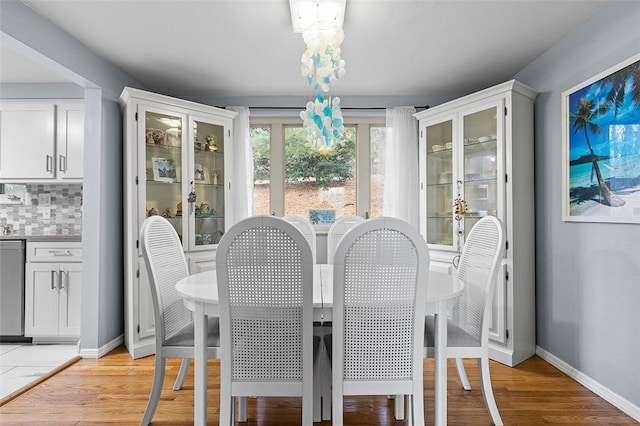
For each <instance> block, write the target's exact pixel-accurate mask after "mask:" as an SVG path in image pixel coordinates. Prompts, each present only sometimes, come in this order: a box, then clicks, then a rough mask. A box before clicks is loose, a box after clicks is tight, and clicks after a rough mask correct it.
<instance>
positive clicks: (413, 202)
mask: <svg viewBox="0 0 640 426" xmlns="http://www.w3.org/2000/svg"><path fill="white" fill-rule="evenodd" d="M415 112H416V109H415V107H397V108H387V130H386V140H385V155H384V158H385V163H384V164H385V171H384V205H383V214H384V215H385V216H391V217H396V218H398V219H402V220H404V221H405V222H408V223H410V224H411V225H413V226H414V227H416V228H418V229H420V227H419V214H420V212H419V202H420V191H419V186H418V185H419V172H418V121H417V120H416V119H415V117H414V116H413V114H414V113H415Z"/></svg>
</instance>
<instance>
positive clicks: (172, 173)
mask: <svg viewBox="0 0 640 426" xmlns="http://www.w3.org/2000/svg"><path fill="white" fill-rule="evenodd" d="M151 160H152V162H153V180H155V181H157V182H169V183H174V182H177V181H178V177H177V173H176V163H175V161H174V160H173V159H172V158H160V157H152V159H151Z"/></svg>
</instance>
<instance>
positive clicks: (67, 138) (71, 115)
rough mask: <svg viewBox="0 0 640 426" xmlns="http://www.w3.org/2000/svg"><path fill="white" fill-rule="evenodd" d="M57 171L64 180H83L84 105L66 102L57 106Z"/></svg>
mask: <svg viewBox="0 0 640 426" xmlns="http://www.w3.org/2000/svg"><path fill="white" fill-rule="evenodd" d="M57 119H58V129H57V135H58V137H57V141H56V142H57V143H56V148H57V150H56V157H57V162H58V164H57V171H58V178H59V179H62V180H65V181H67V180H82V163H83V161H84V104H83V103H82V102H65V103H60V104H58V105H57Z"/></svg>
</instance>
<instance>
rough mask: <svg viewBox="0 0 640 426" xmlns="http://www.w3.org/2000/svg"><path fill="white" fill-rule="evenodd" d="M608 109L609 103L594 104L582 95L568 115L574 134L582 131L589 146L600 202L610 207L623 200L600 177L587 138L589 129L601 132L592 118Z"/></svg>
mask: <svg viewBox="0 0 640 426" xmlns="http://www.w3.org/2000/svg"><path fill="white" fill-rule="evenodd" d="M608 110H609V104H606V103H605V104H602V105H595V104H594V102H593V100H592V99H587V98H585V97H583V98H582V99H580V101H579V102H578V105H577V108H576V111H575V112H570V114H569V117H570V119H571V121H572V122H573V134H574V135H575V134H576V133H578V132H579V131H580V130H583V131H584V137H585V139H586V141H587V147H588V148H589V152H590V154H591V164H592V172H593V171H595V173H596V177H597V178H598V186H599V187H600V194H601V195H602V198H603V201H602V203H603V204H606V205H608V206H611V207H620V206H622V205H624V200H623V199H621V198H620V197H618V196H616V195H615V194H614V193H613V192H611V190H610V189H609V187H608V186H607V183H606V182H605V181H604V179H603V178H602V173H600V167H599V166H598V159H597V157H596V154H595V152H594V151H593V147H592V146H591V141H590V140H589V131H591V133H593V134H594V135H599V134H600V133H601V130H600V126H598V125H597V124H596V123H594V122H593V119H594V118H596V117H598V116H600V115H603V114H606V112H607V111H608ZM592 176H593V174H592Z"/></svg>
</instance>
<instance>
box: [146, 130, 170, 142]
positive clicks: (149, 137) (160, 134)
mask: <svg viewBox="0 0 640 426" xmlns="http://www.w3.org/2000/svg"><path fill="white" fill-rule="evenodd" d="M145 136H146V137H145V139H146V143H148V144H150V145H166V144H167V133H166V132H165V131H164V130H161V129H151V128H147V130H146V132H145Z"/></svg>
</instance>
